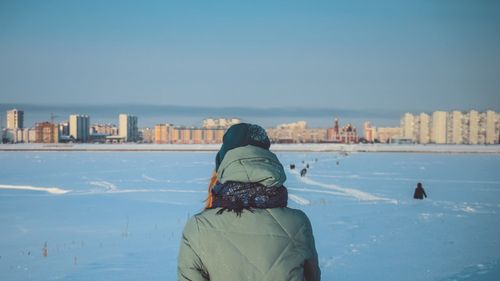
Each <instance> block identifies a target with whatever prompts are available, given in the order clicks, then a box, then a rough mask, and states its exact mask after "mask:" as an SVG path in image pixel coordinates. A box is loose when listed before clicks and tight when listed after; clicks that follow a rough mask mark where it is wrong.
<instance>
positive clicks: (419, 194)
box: [413, 182, 427, 200]
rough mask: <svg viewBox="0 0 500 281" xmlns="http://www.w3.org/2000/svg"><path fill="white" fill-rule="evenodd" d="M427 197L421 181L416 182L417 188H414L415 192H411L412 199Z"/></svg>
mask: <svg viewBox="0 0 500 281" xmlns="http://www.w3.org/2000/svg"><path fill="white" fill-rule="evenodd" d="M424 196H425V198H427V194H426V193H425V190H424V188H423V187H422V183H420V182H419V183H417V188H415V193H413V199H420V200H422V199H424Z"/></svg>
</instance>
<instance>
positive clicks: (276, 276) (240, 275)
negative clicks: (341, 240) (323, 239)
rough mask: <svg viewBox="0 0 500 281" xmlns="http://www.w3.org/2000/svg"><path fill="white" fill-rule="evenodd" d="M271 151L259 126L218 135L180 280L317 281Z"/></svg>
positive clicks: (305, 224) (310, 241)
mask: <svg viewBox="0 0 500 281" xmlns="http://www.w3.org/2000/svg"><path fill="white" fill-rule="evenodd" d="M270 145H271V143H270V141H269V138H268V136H267V134H266V131H265V130H264V129H263V128H262V127H260V126H258V125H253V124H247V123H240V124H236V125H233V126H232V127H230V128H229V129H228V131H227V132H226V133H225V134H224V137H223V144H222V147H221V149H220V151H219V152H218V153H217V156H216V159H215V171H214V172H213V174H212V178H211V182H210V184H209V188H208V199H207V202H206V206H205V209H204V210H203V211H202V212H201V213H199V214H197V215H194V216H193V217H191V218H190V219H189V220H188V221H187V223H186V225H185V227H184V231H183V234H182V239H181V244H180V250H179V256H178V264H177V278H178V280H181V281H184V280H192V281H207V280H232V281H236V280H242V281H243V280H259V281H264V280H269V281H271V280H272V281H279V280H306V281H319V280H320V279H321V278H320V268H319V265H318V255H317V252H316V247H315V243H314V237H313V232H312V227H311V223H310V221H309V219H308V217H307V216H306V215H305V214H304V213H303V212H302V211H300V210H295V209H292V208H288V207H287V201H288V192H287V189H286V188H285V187H284V186H283V184H284V182H285V180H286V176H285V171H284V169H283V166H282V164H281V163H280V161H279V160H278V158H277V157H276V155H275V154H274V153H272V152H271V151H269V147H270Z"/></svg>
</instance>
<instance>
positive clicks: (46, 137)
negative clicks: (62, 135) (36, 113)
mask: <svg viewBox="0 0 500 281" xmlns="http://www.w3.org/2000/svg"><path fill="white" fill-rule="evenodd" d="M35 134H36V137H35V142H38V143H58V142H59V128H58V126H57V125H56V124H52V123H50V122H42V123H37V124H36V125H35Z"/></svg>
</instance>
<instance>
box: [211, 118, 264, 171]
mask: <svg viewBox="0 0 500 281" xmlns="http://www.w3.org/2000/svg"><path fill="white" fill-rule="evenodd" d="M247 145H253V146H258V147H261V148H264V149H269V147H270V146H271V142H270V141H269V138H268V137H267V133H266V130H264V128H262V127H261V126H259V125H254V124H248V123H239V124H236V125H233V126H231V127H230V128H229V129H228V130H227V131H226V133H225V134H224V137H223V138H222V147H221V148H220V150H219V152H218V153H217V156H216V157H215V170H216V171H217V170H218V169H219V165H220V163H222V159H224V156H225V155H226V153H227V152H228V151H229V150H231V149H234V148H237V147H242V146H247Z"/></svg>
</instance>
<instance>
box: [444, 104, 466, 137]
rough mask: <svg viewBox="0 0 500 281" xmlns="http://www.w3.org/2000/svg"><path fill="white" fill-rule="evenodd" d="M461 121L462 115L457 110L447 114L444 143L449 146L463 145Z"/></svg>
mask: <svg viewBox="0 0 500 281" xmlns="http://www.w3.org/2000/svg"><path fill="white" fill-rule="evenodd" d="M462 119H463V114H462V112H460V111H458V110H454V111H452V112H451V113H449V114H448V120H447V137H446V139H447V141H446V143H449V144H462V143H463V137H462V127H463V126H462V123H463V122H462Z"/></svg>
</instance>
